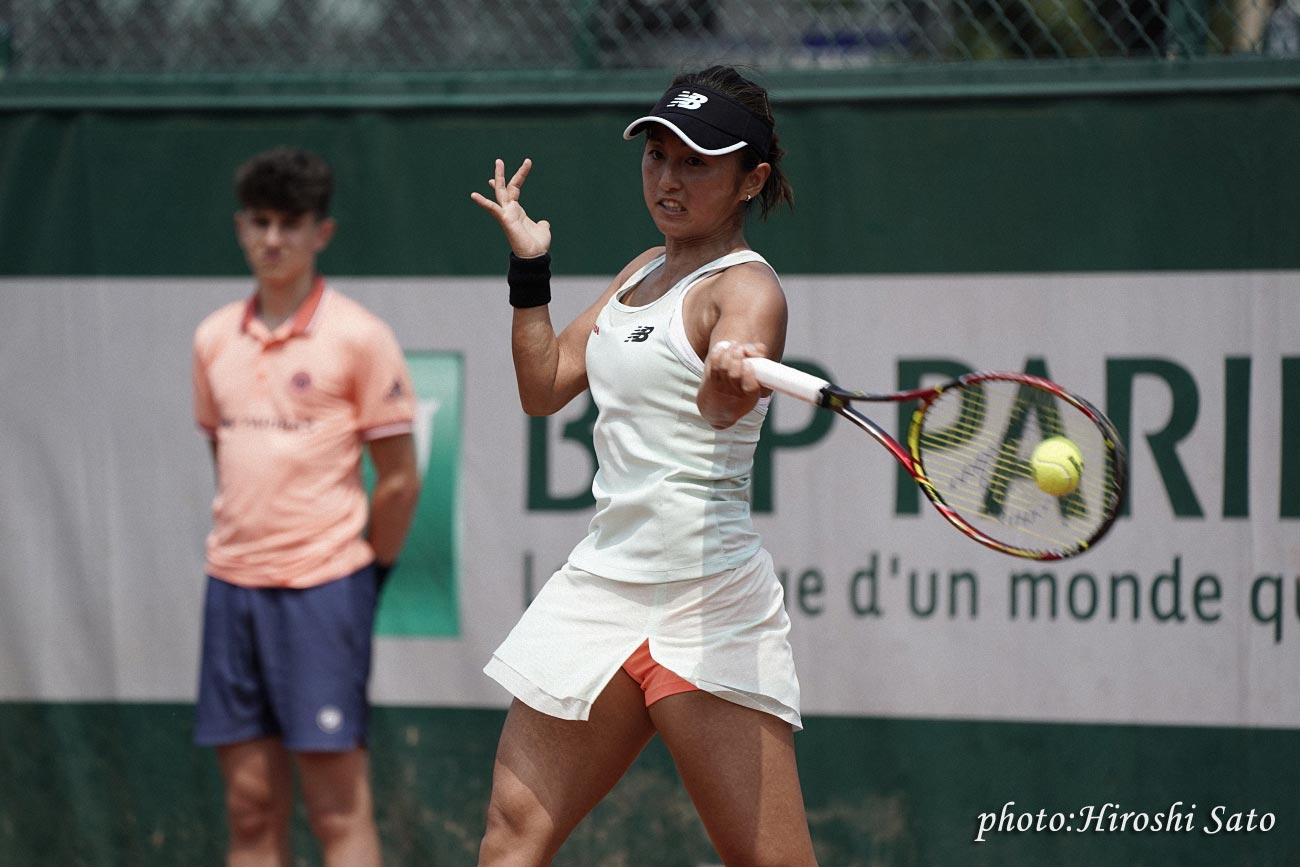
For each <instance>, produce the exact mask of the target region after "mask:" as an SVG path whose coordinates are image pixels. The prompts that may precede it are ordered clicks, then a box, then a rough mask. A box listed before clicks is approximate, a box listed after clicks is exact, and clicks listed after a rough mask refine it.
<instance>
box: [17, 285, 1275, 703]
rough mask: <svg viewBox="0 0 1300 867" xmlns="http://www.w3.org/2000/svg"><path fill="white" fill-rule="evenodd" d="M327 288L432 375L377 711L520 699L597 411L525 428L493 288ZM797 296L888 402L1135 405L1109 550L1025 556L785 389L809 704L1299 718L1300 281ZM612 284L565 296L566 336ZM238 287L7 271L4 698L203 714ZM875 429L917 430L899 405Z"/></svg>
mask: <svg viewBox="0 0 1300 867" xmlns="http://www.w3.org/2000/svg"><path fill="white" fill-rule="evenodd" d="M332 282H333V284H334V285H335V286H336V287H337V288H339V289H341V290H342V291H344V292H346V293H348V294H350V295H352V296H353V297H355V298H357V299H358V300H360V301H362V302H363V303H364V304H366V305H367V306H369V307H370V308H371V309H373V310H374V311H375V312H376V313H378V314H379V315H381V316H383V317H384V318H385V319H387V320H388V321H389V322H390V323H391V324H392V325H393V328H394V330H395V331H396V332H397V335H398V337H399V339H400V340H401V342H402V344H403V346H404V347H405V348H406V349H407V351H408V353H409V354H410V355H411V357H412V360H413V368H418V370H417V375H416V378H417V389H419V390H421V394H422V401H423V402H422V404H421V406H422V411H421V416H420V419H421V422H420V431H419V437H420V448H421V465H422V467H424V468H425V470H426V488H429V487H430V486H436V487H437V488H438V493H439V496H437V497H434V496H432V495H430V496H429V497H428V498H427V501H426V500H422V505H421V509H422V510H423V511H425V512H427V514H422V516H421V517H420V518H419V519H418V520H417V530H416V535H415V536H414V537H413V539H412V543H411V545H412V547H411V548H410V557H408V558H404V561H403V566H402V570H401V571H400V572H399V573H398V574H397V575H396V576H395V578H394V584H393V585H392V586H391V587H390V595H389V598H387V599H386V601H385V610H384V611H383V612H381V622H380V626H379V631H380V634H381V635H380V639H379V645H378V652H377V657H376V663H375V672H374V679H373V686H372V694H373V697H374V699H375V700H376V701H377V702H379V703H387V704H414V705H452V706H500V705H504V703H505V702H506V700H507V696H506V695H505V693H504V692H502V691H501V689H500V688H499V687H498V686H496V684H495V683H493V682H492V681H489V680H488V679H487V678H486V677H485V676H484V675H483V674H482V673H481V669H482V666H483V664H484V662H485V661H486V659H487V657H488V655H489V654H490V653H491V651H492V649H493V647H495V645H496V643H497V642H499V641H500V640H501V639H502V638H503V637H504V635H505V634H506V632H508V631H509V629H510V627H511V625H512V624H513V623H514V621H515V620H516V619H517V617H518V616H519V614H520V613H521V611H522V610H523V607H524V606H525V604H526V602H527V600H528V599H529V598H530V597H531V595H532V594H534V593H536V591H537V589H538V588H539V587H540V585H541V584H542V583H543V582H544V581H545V580H546V578H547V576H548V575H549V574H550V572H551V571H552V570H553V569H554V568H555V567H556V566H558V565H559V564H561V563H562V562H563V561H564V559H565V558H566V556H567V554H568V552H569V550H570V549H571V548H572V547H573V545H575V544H576V543H577V541H578V540H579V539H580V538H581V536H582V534H583V532H584V531H585V528H586V524H587V521H588V520H589V518H590V516H591V507H590V505H589V502H590V500H589V486H590V481H591V474H592V471H593V467H592V463H591V452H590V449H589V444H588V442H587V441H586V440H584V437H585V436H586V435H587V432H588V431H589V425H590V420H591V407H590V405H589V401H588V400H587V397H586V396H585V395H583V396H581V397H579V398H578V399H577V400H575V401H574V402H573V403H572V404H571V405H570V406H569V407H567V408H566V409H565V410H564V411H562V412H561V413H559V414H557V415H556V416H554V417H551V418H549V419H534V420H530V419H528V418H526V417H525V416H524V415H523V413H522V412H521V411H520V410H519V405H518V401H517V399H516V396H515V393H514V377H513V373H512V370H511V362H510V352H509V322H510V310H509V307H508V306H507V305H506V303H505V297H504V296H505V289H504V286H503V281H502V280H499V279H491V280H489V279H468V278H462V279H450V278H428V279H403V280H389V279H370V278H365V279H363V278H346V279H344V278H339V279H335V280H333V281H332ZM785 284H786V289H787V293H788V296H789V300H790V331H789V338H788V342H787V348H786V358H787V360H790V361H792V362H795V363H799V364H801V365H804V366H809V367H815V368H816V369H819V370H820V371H822V372H823V374H824V375H826V376H827V377H829V378H832V379H834V380H835V381H837V382H840V383H842V384H844V385H847V386H850V387H855V388H861V389H865V390H870V391H882V392H883V391H891V390H894V389H896V388H899V387H903V386H906V385H911V384H914V383H915V382H918V381H923V382H930V381H936V377H939V376H941V375H943V374H944V373H948V372H952V371H954V370H964V369H971V370H974V369H1010V370H1030V371H1032V372H1038V373H1043V374H1045V375H1047V376H1049V377H1050V378H1052V379H1055V380H1057V381H1058V382H1060V383H1062V384H1064V385H1065V386H1067V387H1068V388H1070V389H1071V390H1074V391H1076V392H1078V393H1079V394H1082V395H1083V396H1085V397H1087V398H1088V399H1089V400H1091V401H1092V402H1093V403H1095V404H1097V405H1098V406H1099V407H1100V408H1102V409H1103V410H1104V411H1106V412H1107V413H1108V414H1110V415H1111V416H1112V418H1113V419H1114V420H1115V421H1116V424H1117V425H1118V426H1119V428H1120V430H1121V433H1122V434H1123V435H1124V437H1125V439H1126V440H1127V443H1128V447H1129V455H1130V463H1131V466H1130V473H1131V482H1130V498H1129V503H1128V508H1127V513H1126V514H1125V515H1124V516H1123V517H1121V518H1120V520H1119V521H1118V523H1117V525H1116V526H1115V528H1114V529H1113V531H1112V532H1111V534H1110V535H1109V536H1108V537H1107V538H1106V539H1105V540H1104V541H1103V542H1102V543H1101V544H1100V545H1099V546H1098V547H1097V548H1096V549H1095V550H1092V551H1089V552H1087V553H1086V554H1084V555H1082V556H1080V557H1078V558H1076V559H1071V560H1066V561H1061V562H1057V563H1046V564H1040V563H1032V562H1028V561H1019V560H1015V559H1013V558H1010V557H1007V556H1005V555H1002V554H998V553H996V552H994V551H991V550H988V549H985V548H983V547H981V546H979V545H977V544H975V543H974V542H972V541H970V540H969V539H967V538H966V537H964V536H962V535H961V534H960V533H958V532H956V531H955V530H953V529H951V528H950V527H948V525H946V524H945V523H944V522H943V520H942V519H941V518H940V517H939V516H938V515H937V514H935V513H934V511H933V509H931V508H930V507H929V506H928V504H927V502H926V501H925V500H924V498H923V497H920V496H919V495H918V494H917V492H916V489H915V486H914V485H913V483H911V482H910V481H907V480H906V478H900V475H899V473H898V470H897V467H896V465H895V463H894V461H893V459H892V458H891V457H890V456H889V455H888V454H887V453H886V452H885V451H884V450H883V449H881V448H880V447H879V446H877V445H876V444H874V443H873V442H872V441H870V440H869V439H868V438H866V437H865V436H863V435H862V434H861V433H860V432H859V431H857V430H856V429H854V428H852V427H850V426H849V425H847V424H845V423H843V422H842V421H840V420H838V419H836V418H835V417H833V416H832V415H830V414H829V413H823V412H821V411H818V410H814V409H813V408H811V407H808V406H806V405H803V404H799V403H797V402H796V401H793V400H789V399H786V398H783V397H779V396H778V397H777V398H776V399H775V401H774V404H773V409H772V412H771V416H770V418H769V420H768V426H767V428H766V429H765V432H764V438H765V445H764V446H763V447H762V450H761V452H760V456H759V461H758V463H757V465H756V469H755V478H754V484H755V508H756V521H757V523H758V526H759V529H760V530H761V531H762V533H763V535H764V537H765V540H766V544H767V547H768V549H769V550H770V551H771V552H772V554H773V557H774V559H775V561H776V563H777V566H778V569H779V570H780V573H781V576H782V578H783V581H784V584H785V589H786V601H787V607H788V608H789V610H790V613H791V618H792V620H793V623H794V627H793V639H792V640H793V643H794V646H795V653H796V660H797V663H798V665H799V672H800V678H801V682H802V686H803V700H804V712H805V714H813V715H815V714H846V715H861V716H906V717H940V718H973V719H1017V720H1060V721H1081V722H1087V721H1096V722H1138V723H1175V724H1204V725H1228V726H1277V727H1295V726H1297V725H1298V724H1300V691H1297V690H1296V689H1295V688H1294V673H1295V671H1297V670H1300V274H1297V273H1296V272H1263V273H1261V272H1222V273H1220V272H1216V273H1159V274H1052V275H993V276H990V275H981V276H949V275H943V276H935V275H926V276H906V277H890V276H856V275H845V276H818V277H806V276H787V277H786V279H785ZM602 285H603V281H601V280H598V279H593V278H578V279H566V278H563V277H559V278H557V279H556V281H555V294H556V298H557V300H556V302H555V303H554V304H553V305H552V307H553V310H552V313H553V316H554V317H555V319H556V320H557V322H559V324H560V325H563V324H564V323H565V322H567V320H568V318H569V317H571V316H572V315H574V314H575V313H576V312H578V311H579V310H580V309H581V308H582V307H584V306H585V305H586V304H587V303H589V302H590V300H591V299H592V298H594V297H595V296H596V295H597V294H598V293H599V292H600V290H601V288H602ZM246 291H247V283H246V281H242V280H238V279H201V280H200V279H184V280H180V279H178V280H155V279H149V280H143V279H120V278H114V279H33V278H23V279H7V280H4V281H0V297H2V298H3V302H4V304H3V309H4V312H5V315H4V317H3V319H0V406H2V407H3V421H2V422H0V478H3V479H4V487H3V496H0V550H2V551H3V557H2V558H0V594H2V595H0V599H3V602H2V603H0V699H10V700H42V701H60V700H117V701H150V700H167V701H176V700H181V701H187V700H191V699H192V697H193V693H194V684H195V678H196V671H197V654H198V639H199V624H200V606H201V598H202V587H203V577H202V545H203V538H204V535H205V533H206V531H207V527H208V507H209V504H210V500H211V495H212V484H213V480H212V472H211V467H210V460H209V457H208V454H207V447H206V444H205V443H204V441H203V439H202V438H201V437H200V436H199V434H198V433H197V431H196V430H195V428H194V425H193V423H192V421H191V415H190V395H189V372H190V338H191V335H192V333H193V329H194V327H195V325H197V323H198V321H199V320H200V319H201V318H202V316H203V315H204V314H206V313H207V312H208V311H210V310H211V309H214V308H215V307H217V306H218V305H219V304H221V303H223V302H225V301H227V300H230V299H232V298H236V297H239V296H240V295H242V294H244V293H245V292H246ZM420 371H427V373H421V372H420ZM422 377H424V378H425V381H424V382H423V384H422V383H421V382H420V381H419V380H421V378H422ZM872 412H874V413H875V414H876V417H877V419H878V420H879V421H881V422H882V424H883V425H884V426H885V427H886V429H888V430H891V431H892V430H896V429H897V426H898V417H897V414H898V410H897V409H896V408H894V407H890V406H882V407H880V408H878V409H876V408H874V407H873V408H872ZM449 425H450V427H449ZM444 489H445V490H444ZM426 493H428V491H426ZM421 546H423V547H421ZM433 549H436V550H433Z"/></svg>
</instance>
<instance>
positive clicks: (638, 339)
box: [623, 325, 655, 343]
mask: <svg viewBox="0 0 1300 867" xmlns="http://www.w3.org/2000/svg"><path fill="white" fill-rule="evenodd" d="M654 330H655V327H654V326H653V325H638V326H637V327H636V328H633V329H632V333H631V334H629V335H628V336H627V337H625V338H623V342H624V343H645V342H646V341H647V340H649V339H650V332H651V331H654Z"/></svg>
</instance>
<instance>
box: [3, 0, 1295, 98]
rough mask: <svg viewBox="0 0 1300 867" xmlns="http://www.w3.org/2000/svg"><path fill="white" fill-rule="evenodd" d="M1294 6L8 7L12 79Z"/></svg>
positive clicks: (1207, 14) (1251, 35) (809, 48)
mask: <svg viewBox="0 0 1300 867" xmlns="http://www.w3.org/2000/svg"><path fill="white" fill-rule="evenodd" d="M1297 20H1300V3H1297V0H478V2H464V0H431V2H419V0H185V2H171V0H7V2H5V3H0V29H3V30H7V34H4V36H5V39H4V42H5V45H4V47H3V53H2V54H0V64H4V65H5V66H7V67H8V71H9V75H10V76H11V77H17V78H24V79H32V78H49V77H58V76H66V75H80V74H86V73H96V74H104V73H111V74H122V75H131V74H149V75H169V76H177V75H180V76H184V75H193V74H200V75H212V74H229V73H241V74H242V73H264V74H265V73H272V74H283V73H301V72H322V71H346V72H348V73H352V74H369V73H375V72H381V71H382V72H395V71H396V72H412V71H419V72H428V71H457V72H464V71H484V70H500V71H513V72H517V71H520V70H528V69H544V70H593V69H595V70H600V69H645V68H668V67H674V66H680V65H684V64H693V63H696V62H698V61H699V60H700V59H702V58H708V59H721V60H726V61H729V62H736V63H744V64H747V65H752V66H757V67H760V68H763V69H772V70H782V69H862V68H868V67H872V66H878V65H881V64H889V63H895V62H899V61H907V62H939V63H966V62H971V61H986V60H1060V59H1074V60H1080V61H1096V60H1098V59H1124V58H1170V57H1191V58H1195V57H1203V56H1221V55H1229V54H1231V55H1249V56H1259V55H1267V56H1273V57H1292V58H1294V57H1295V56H1296V55H1297V51H1300V45H1298V44H1297V43H1298V42H1300V39H1298V37H1297Z"/></svg>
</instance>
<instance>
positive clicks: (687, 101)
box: [623, 85, 772, 160]
mask: <svg viewBox="0 0 1300 867" xmlns="http://www.w3.org/2000/svg"><path fill="white" fill-rule="evenodd" d="M650 123H658V124H662V125H663V126H666V127H668V128H669V129H670V130H672V131H673V132H674V133H676V134H677V137H678V138H680V139H681V140H682V141H684V142H686V144H687V145H689V146H690V147H691V149H692V150H694V151H696V152H698V153H702V154H704V155H706V156H718V155H719V154H729V153H731V152H732V151H738V150H740V149H741V148H743V147H746V146H749V147H752V148H753V149H754V150H756V151H757V152H758V155H759V157H760V158H761V159H763V160H766V159H767V155H768V149H769V148H770V147H771V142H772V127H771V126H769V125H768V124H767V122H766V121H764V120H763V119H762V118H760V117H758V116H757V115H755V114H754V113H753V112H751V111H750V110H749V109H747V108H745V107H744V106H743V105H741V104H740V103H738V102H736V101H735V100H733V99H731V98H730V97H728V96H724V95H723V94H721V93H718V92H717V91H715V90H711V89H709V88H707V87H700V86H699V85H686V86H684V87H670V88H669V89H668V92H667V93H665V94H664V95H663V96H662V97H661V98H660V99H659V102H658V103H656V104H655V107H654V108H653V109H652V110H651V112H650V113H649V114H647V115H646V116H645V117H639V118H637V119H636V120H634V121H632V122H631V123H630V124H628V127H627V129H625V130H623V138H625V139H629V140H630V139H632V138H634V137H635V136H637V135H639V134H640V133H642V132H644V131H645V128H646V124H650Z"/></svg>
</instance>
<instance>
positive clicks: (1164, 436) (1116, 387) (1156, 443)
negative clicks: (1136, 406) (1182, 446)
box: [1106, 358, 1204, 518]
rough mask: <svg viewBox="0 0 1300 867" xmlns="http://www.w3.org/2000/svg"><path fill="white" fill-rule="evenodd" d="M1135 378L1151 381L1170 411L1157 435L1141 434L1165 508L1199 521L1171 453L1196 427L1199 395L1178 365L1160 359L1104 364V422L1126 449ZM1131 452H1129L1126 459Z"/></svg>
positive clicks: (1183, 475) (1192, 494)
mask: <svg viewBox="0 0 1300 867" xmlns="http://www.w3.org/2000/svg"><path fill="white" fill-rule="evenodd" d="M1139 376H1154V377H1157V378H1158V379H1160V380H1161V381H1163V382H1164V384H1165V385H1166V386H1168V388H1169V397H1170V400H1171V402H1172V404H1173V408H1172V409H1171V410H1170V413H1169V421H1167V422H1166V423H1165V426H1164V427H1163V428H1161V429H1160V430H1158V431H1155V432H1153V433H1148V434H1147V435H1146V440H1147V446H1148V447H1149V448H1150V449H1151V457H1152V459H1153V460H1154V461H1155V464H1156V469H1157V470H1158V471H1159V473H1160V480H1161V482H1162V483H1163V484H1164V487H1165V492H1166V493H1167V494H1168V495H1169V504H1170V506H1171V507H1172V508H1173V512H1174V514H1175V515H1176V516H1178V517H1180V518H1201V517H1204V512H1202V511H1201V504H1200V503H1199V502H1197V499H1196V492H1195V491H1194V490H1192V483H1191V481H1189V480H1188V478H1187V471H1186V470H1184V469H1183V464H1182V462H1181V461H1180V460H1179V459H1178V453H1177V452H1176V451H1175V450H1174V449H1175V446H1177V445H1178V443H1179V442H1181V441H1182V440H1183V439H1184V438H1186V437H1187V436H1188V435H1189V434H1190V433H1191V432H1192V428H1193V427H1195V426H1196V416H1197V414H1198V412H1199V410H1200V394H1199V392H1198V391H1197V389H1196V380H1194V379H1193V378H1192V375H1191V373H1189V372H1188V371H1187V368H1185V367H1183V366H1182V365H1180V364H1178V363H1176V362H1173V361H1169V360H1168V359H1164V358H1119V359H1110V360H1108V361H1107V362H1106V390H1107V395H1106V405H1107V407H1108V408H1109V414H1110V420H1111V421H1112V422H1114V424H1115V429H1116V430H1117V431H1119V438H1120V441H1121V442H1123V443H1128V444H1130V445H1131V444H1132V442H1133V436H1132V429H1133V382H1134V380H1136V379H1137V378H1138V377H1139ZM1131 453H1132V449H1131V448H1130V454H1131ZM1130 501H1131V498H1126V499H1125V501H1124V505H1123V507H1122V511H1121V512H1120V514H1122V515H1127V514H1129V503H1130Z"/></svg>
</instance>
